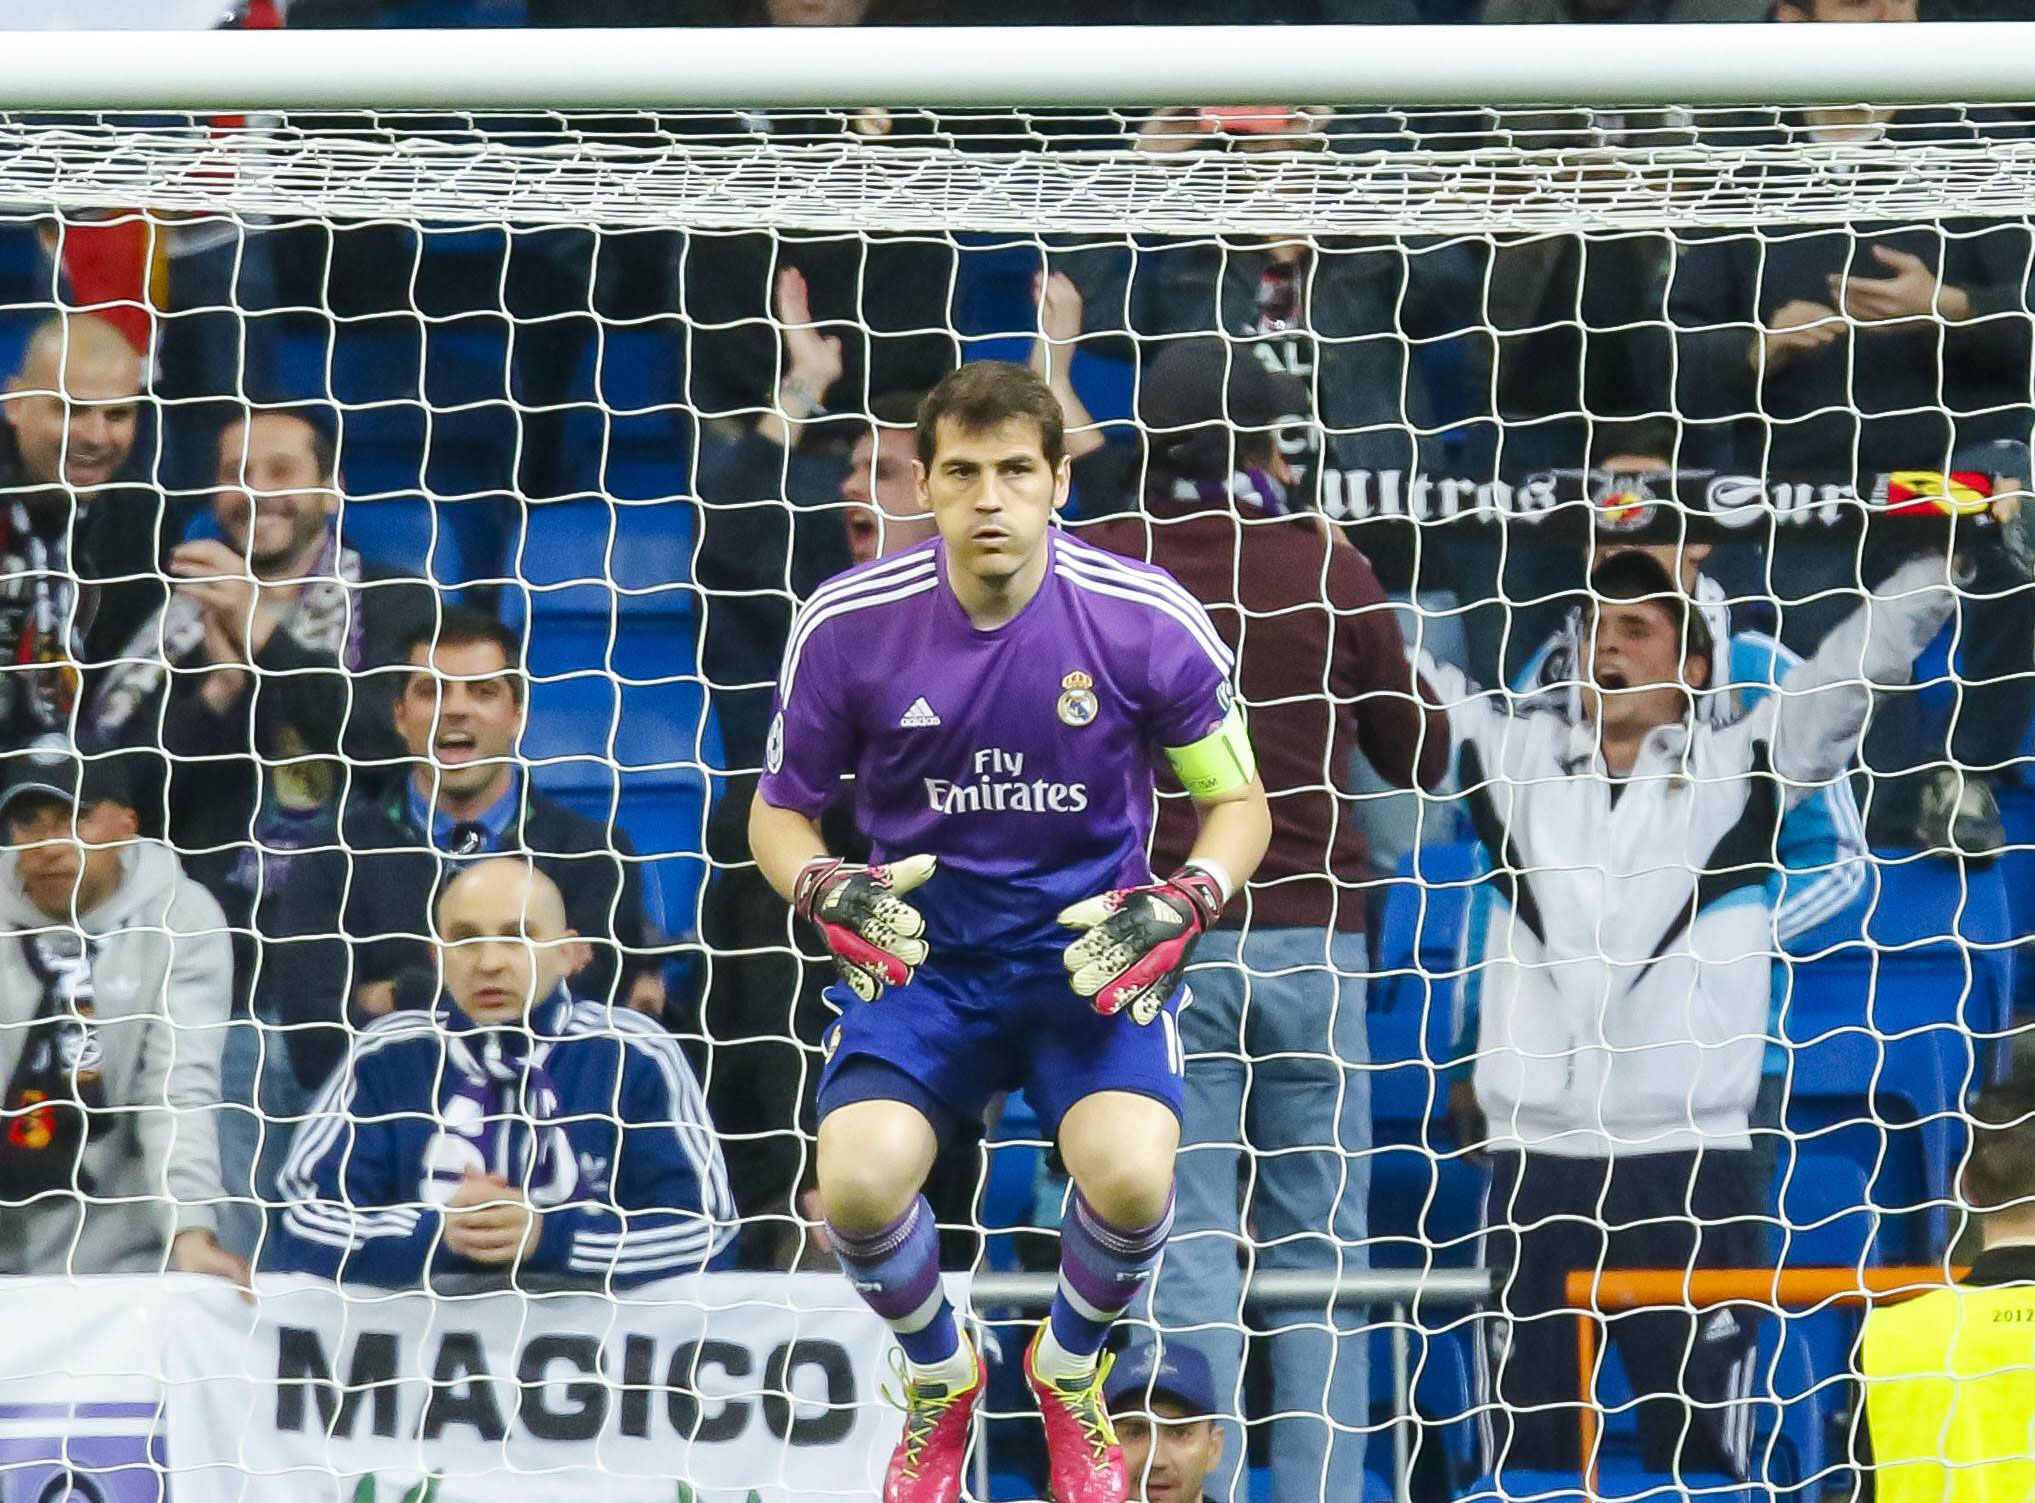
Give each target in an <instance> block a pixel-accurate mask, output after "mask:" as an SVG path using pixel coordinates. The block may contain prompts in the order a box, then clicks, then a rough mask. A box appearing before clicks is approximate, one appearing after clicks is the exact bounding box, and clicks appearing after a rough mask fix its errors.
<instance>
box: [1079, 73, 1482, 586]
mask: <svg viewBox="0 0 2035 1503" xmlns="http://www.w3.org/2000/svg"><path fill="white" fill-rule="evenodd" d="M1403 140H1404V132H1403V131H1402V130H1401V129H1400V128H1398V127H1397V126H1396V125H1394V126H1382V127H1381V126H1379V125H1377V124H1375V123H1374V122H1371V121H1369V120H1366V119H1362V118H1354V119H1351V118H1342V117H1337V116H1332V115H1329V114H1327V113H1326V112H1323V111H1318V110H1313V109H1299V108H1296V109H1292V110H1286V111H1277V110H1264V111H1244V110H1227V111H1226V110H1219V109H1191V108H1179V109H1168V110H1162V111H1159V112H1158V113H1157V114H1155V115H1153V116H1152V117H1151V118H1149V119H1148V120H1147V121H1145V123H1144V124H1143V126H1142V127H1141V128H1140V131H1139V135H1138V138H1137V147H1138V149H1139V150H1141V151H1145V152H1149V153H1155V154H1160V155H1168V156H1170V155H1176V154H1179V153H1183V152H1187V151H1202V152H1208V151H1215V150H1229V151H1236V152H1252V151H1257V150H1264V149H1276V148H1285V149H1292V150H1298V149H1303V148H1306V149H1314V148H1324V149H1328V150H1335V149H1337V147H1339V146H1341V145H1345V144H1347V145H1349V146H1351V147H1352V148H1356V149H1371V150H1376V149H1379V148H1381V147H1383V148H1385V149H1390V148H1392V147H1395V146H1398V145H1400V144H1402V143H1403ZM1437 258H1439V259H1440V260H1450V259H1451V258H1454V259H1460V258H1461V252H1459V251H1435V250H1431V249H1430V248H1427V247H1423V246H1419V245H1415V246H1413V247H1411V248H1409V247H1408V246H1407V245H1406V244H1404V243H1396V242H1391V241H1382V240H1356V239H1347V238H1344V239H1315V238H1304V237H1303V238H1284V237H1281V236H1278V235H1275V234H1266V235H1263V236H1255V237H1245V238H1242V239H1229V238H1224V239H1209V238H1194V239H1171V238H1159V237H1139V238H1138V239H1137V240H1135V241H1134V242H1133V243H1132V244H1131V245H1129V246H1113V247H1095V248H1083V249H1080V250H1074V251H1067V252H1061V253H1057V254H1056V255H1055V256H1054V258H1053V259H1054V262H1055V264H1056V265H1057V266H1060V267H1061V268H1063V269H1064V270H1066V271H1067V272H1068V273H1069V274H1071V275H1072V277H1073V279H1074V281H1075V283H1076V284H1077V285H1078V286H1079V287H1080V289H1081V294H1080V296H1081V304H1082V306H1083V308H1084V309H1085V319H1086V325H1087V329H1088V331H1089V333H1090V334H1092V335H1093V334H1105V335H1106V334H1117V333H1122V334H1128V335H1130V336H1131V337H1132V338H1133V339H1134V340H1135V341H1136V342H1137V353H1138V358H1139V361H1140V364H1142V365H1144V366H1146V367H1147V368H1149V366H1150V365H1151V363H1152V361H1153V360H1155V359H1156V358H1157V357H1158V356H1159V355H1161V354H1163V353H1164V352H1165V350H1166V349H1167V348H1169V347H1170V346H1171V344H1172V343H1173V342H1174V341H1175V340H1176V339H1177V338H1180V337H1187V336H1194V335H1224V336H1227V337H1230V338H1232V339H1235V340H1238V341H1240V345H1239V348H1240V349H1242V350H1243V351H1245V352H1246V353H1248V354H1249V355H1250V356H1252V357H1253V358H1255V359H1257V360H1258V361H1260V362H1261V363H1262V364H1263V365H1264V366H1265V368H1266V369H1267V370H1270V371H1273V372H1275V373H1279V374H1283V375H1287V376H1291V377H1293V378H1294V379H1295V380H1297V381H1298V382H1299V383H1300V385H1301V387H1302V388H1303V389H1304V390H1305V391H1306V392H1307V393H1308V394H1309V398H1310V404H1311V405H1310V407H1309V408H1308V409H1307V410H1308V411H1311V412H1314V413H1316V414H1317V415H1318V417H1319V419H1320V425H1321V426H1320V427H1319V428H1317V427H1316V425H1315V424H1314V423H1312V422H1307V421H1299V422H1293V423H1291V424H1289V425H1288V426H1286V427H1285V428H1282V430H1281V432H1280V448H1281V453H1282V455H1283V456H1284V458H1285V460H1286V462H1287V464H1289V465H1290V466H1291V467H1292V468H1293V470H1294V472H1295V475H1294V481H1293V490H1294V494H1295V498H1296V500H1300V501H1303V502H1305V504H1309V505H1312V504H1314V499H1315V497H1316V495H1317V493H1318V492H1321V491H1323V490H1324V489H1325V488H1326V487H1327V485H1328V484H1329V482H1328V481H1327V479H1326V472H1328V471H1342V470H1351V469H1376V470H1415V469H1418V470H1425V471H1428V472H1430V473H1433V472H1437V471H1440V470H1442V469H1443V468H1444V465H1443V450H1442V447H1441V444H1440V442H1439V439H1438V437H1437V436H1436V435H1437V433H1438V430H1439V429H1440V427H1441V422H1440V419H1439V418H1438V417H1437V415H1436V410H1435V406H1434V403H1433V401H1432V400H1431V395H1430V392H1429V389H1428V385H1427V380H1426V373H1425V368H1424V367H1423V366H1422V365H1420V364H1419V363H1418V362H1416V361H1414V360H1413V359H1412V358H1411V350H1412V345H1411V344H1410V343H1409V339H1420V338H1423V337H1430V336H1437V335H1440V334H1443V333H1446V332H1451V324H1452V322H1460V316H1459V313H1458V311H1457V310H1456V309H1455V308H1454V307H1452V306H1446V305H1443V304H1440V303H1437V302H1434V301H1433V300H1431V299H1430V297H1429V293H1430V292H1433V291H1442V292H1445V293H1447V294H1449V295H1450V296H1455V295H1456V294H1457V293H1458V292H1459V289H1458V287H1457V285H1456V282H1455V280H1454V279H1443V280H1441V281H1437V279H1436V278H1435V277H1433V276H1432V275H1430V274H1428V273H1427V272H1426V271H1425V270H1424V269H1423V268H1424V267H1425V265H1426V263H1428V262H1429V261H1431V260H1435V259H1437ZM1465 275H1467V273H1465ZM1472 306H1473V304H1472ZM1287 416H1288V417H1294V416H1297V414H1287ZM1322 429H1326V431H1327V435H1328V436H1327V438H1326V441H1325V442H1324V440H1323V438H1322ZM1078 484H1079V477H1077V485H1078ZM1131 497H1132V499H1133V502H1134V501H1135V489H1133V490H1132V492H1131ZM1084 503H1085V505H1086V507H1087V509H1088V510H1089V511H1090V512H1093V511H1094V510H1096V507H1095V505H1094V503H1093V501H1091V500H1089V499H1088V498H1087V497H1086V494H1085V492H1084ZM1356 541H1357V542H1358V543H1359V544H1360V546H1363V547H1364V548H1366V549H1367V550H1368V551H1369V552H1370V553H1371V554H1373V555H1375V556H1376V559H1377V562H1378V566H1379V568H1380V569H1381V570H1382V571H1383V573H1384V575H1385V576H1386V579H1387V583H1388V585H1389V587H1391V588H1393V589H1400V590H1403V589H1405V588H1407V586H1408V583H1409V580H1410V576H1411V571H1412V567H1413V557H1414V544H1413V534H1412V529H1411V528H1410V527H1407V526H1406V525H1405V524H1404V522H1403V519H1402V520H1401V521H1398V522H1391V521H1381V522H1378V523H1375V524H1370V525H1367V526H1366V527H1365V528H1364V530H1363V532H1362V534H1361V535H1360V536H1359V537H1358V538H1357V539H1356Z"/></svg>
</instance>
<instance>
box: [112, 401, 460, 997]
mask: <svg viewBox="0 0 2035 1503" xmlns="http://www.w3.org/2000/svg"><path fill="white" fill-rule="evenodd" d="M218 473H219V483H218V489H217V491H215V492H214V495H213V501H212V515H211V521H212V523H213V524H214V527H215V528H216V533H217V535H216V536H202V535H199V534H201V533H205V532H211V531H213V530H214V529H213V528H203V527H200V528H194V529H193V534H194V535H193V536H192V537H190V538H187V539H186V540H185V541H184V542H182V543H180V544H179V545H178V546H177V547H175V548H173V549H172V550H171V551H170V554H169V559H168V563H167V566H166V569H165V572H166V573H167V574H168V575H169V576H170V578H171V579H172V580H173V581H174V587H173V589H172V591H171V594H170V596H169V599H168V600H167V601H166V602H165V603H164V604H163V606H162V608H161V609H160V610H159V611H157V612H155V613H154V614H153V615H151V616H150V617H149V618H148V620H146V621H145V622H143V623H142V625H141V626H140V628H139V629H138V630H137V631H135V632H134V633H133V637H132V640H131V641H129V642H128V643H127V645H126V647H125V650H124V651H123V652H122V654H121V658H120V661H119V662H118V663H117V664H115V665H114V666H113V667H111V668H109V669H108V670H107V671H106V673H105V675H104V679H103V682H102V684H101V687H100V689H99V692H98V693H97V695H96V696H95V698H94V700H93V702H92V704H91V705H90V706H89V707H88V710H87V712H86V713H85V714H83V715H81V716H80V718H79V728H78V737H79V741H80V743H81V744H82V745H84V746H85V747H87V748H92V747H106V746H134V747H160V748H161V749H162V750H163V751H164V752H166V753H168V756H169V760H170V771H169V787H168V790H167V792H168V808H169V838H170V841H171V843H172V844H174V845H175V846H176V847H177V848H178V849H179V850H183V851H188V852H190V853H191V854H190V856H189V857H188V858H187V861H188V865H189V868H190V871H191V875H192V876H194V877H196V878H197V879H198V880H199V881H201V882H203V883H204V884H205V885H206V887H208V888H209V889H210V890H211V892H212V895H213V896H214V897H216V898H218V899H219V903H220V906H221V907H222V908H224V909H225V910H226V915H227V917H228V919H230V920H231V921H232V923H233V924H234V926H235V928H236V929H248V928H252V927H255V919H256V916H257V910H258V908H259V907H260V906H261V905H262V903H263V902H264V900H266V899H267V898H269V897H271V896H272V895H273V894H274V893H275V891H276V889H277V888H278V886H279V885H280V883H281V882H282V880H283V877H284V874H285V872H286V871H287V869H288V865H289V861H290V858H291V853H292V852H295V851H299V850H302V849H303V848H304V847H306V846H310V845H315V844H321V843H323V838H324V837H323V836H321V831H325V830H328V829H329V826H330V822H331V819H332V818H333V816H334V813H335V810H336V807H337V804H338V799H339V790H340V786H341V782H342V776H341V774H342V770H343V769H342V767H341V765H340V762H339V761H338V759H337V754H338V753H340V752H341V751H344V753H345V756H346V759H347V761H348V762H350V763H351V764H352V775H353V777H354V778H355V779H356V780H357V781H373V780H375V779H376V778H377V776H378V775H379V777H380V778H382V779H383V780H392V779H393V778H394V776H396V774H394V773H392V772H391V771H390V768H391V767H392V766H393V765H394V764H395V763H396V762H397V761H398V760H399V759H400V758H401V756H402V753H403V748H402V743H401V742H400V741H398V740H397V739H396V735H395V732H394V729H393V727H392V725H391V723H390V706H391V705H392V704H393V703H394V700H395V693H396V689H397V686H398V684H399V682H400V679H401V675H400V674H398V673H395V672H383V673H377V672H374V671H373V670H375V669H381V668H387V667H389V666H390V665H393V664H398V663H400V662H401V661H402V658H403V651H402V649H403V644H404V642H405V641H406V640H407V639H408V638H409V637H410V635H411V634H412V633H414V632H415V631H416V630H417V629H419V628H420V627H421V626H424V625H426V624H428V623H429V622H430V621H431V620H432V619H433V615H434V612H435V609H436V606H435V602H434V600H433V592H432V589H431V586H430V585H429V584H427V583H425V582H424V581H422V580H415V579H404V578H401V577H399V576H397V575H395V574H393V573H392V572H390V571H387V570H381V569H377V568H375V567H374V566H372V565H369V564H366V563H363V562H362V560H361V558H360V556H359V555H358V554H357V553H355V552H354V551H353V550H352V549H350V548H345V547H342V546H341V545H340V542H339V538H338V532H337V528H336V526H335V521H336V518H337V516H338V513H339V476H338V470H337V465H336V461H335V453H334V433H333V421H332V416H331V414H330V412H329V411H327V410H326V409H323V408H320V407H316V406H312V405H287V406H273V407H256V408H253V409H251V410H250V411H248V412H247V413H246V414H245V415H244V416H242V417H238V418H236V419H235V420H233V421H231V422H229V423H228V424H227V425H226V427H225V428H224V429H223V430H221V432H220V435H219V472H218ZM249 938H250V940H251V936H250V937H249ZM241 959H242V960H243V962H246V961H250V960H251V959H252V955H251V954H244V955H243V956H242V957H241ZM243 973H244V974H245V975H251V974H252V968H251V966H245V965H244V967H243Z"/></svg>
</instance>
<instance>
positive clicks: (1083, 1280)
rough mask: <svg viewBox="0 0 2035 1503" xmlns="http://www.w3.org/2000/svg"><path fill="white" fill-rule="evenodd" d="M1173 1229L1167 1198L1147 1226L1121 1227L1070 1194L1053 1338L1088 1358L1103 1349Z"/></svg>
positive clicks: (1062, 1235) (1062, 1229)
mask: <svg viewBox="0 0 2035 1503" xmlns="http://www.w3.org/2000/svg"><path fill="white" fill-rule="evenodd" d="M1172 1230H1173V1202H1172V1201H1171V1200H1170V1199H1169V1200H1168V1201H1167V1202H1166V1213H1165V1214H1164V1215H1163V1216H1161V1217H1160V1218H1159V1219H1158V1220H1157V1221H1155V1222H1153V1223H1152V1224H1151V1225H1150V1226H1147V1227H1140V1228H1138V1229H1136V1230H1134V1231H1125V1230H1124V1229H1123V1228H1121V1227H1115V1226H1111V1225H1110V1224H1109V1223H1108V1222H1107V1221H1104V1220H1103V1219H1102V1218H1101V1217H1100V1216H1098V1215H1096V1214H1095V1210H1094V1208H1093V1207H1091V1206H1090V1205H1089V1204H1088V1202H1087V1201H1085V1200H1083V1199H1082V1198H1081V1193H1080V1192H1079V1191H1078V1190H1077V1191H1076V1192H1075V1193H1074V1197H1073V1204H1072V1205H1071V1206H1070V1207H1069V1208H1068V1212H1067V1217H1066V1219H1065V1220H1064V1221H1062V1222H1061V1223H1060V1289H1059V1292H1058V1293H1056V1294H1055V1295H1054V1296H1053V1314H1052V1323H1053V1340H1054V1341H1056V1342H1057V1343H1059V1345H1060V1347H1061V1348H1062V1349H1063V1350H1064V1351H1067V1352H1069V1353H1071V1354H1073V1355H1075V1356H1082V1357H1092V1356H1094V1355H1095V1354H1096V1353H1097V1352H1099V1351H1101V1350H1102V1342H1103V1338H1104V1337H1106V1336H1108V1334H1109V1328H1110V1327H1111V1326H1113V1325H1115V1324H1116V1321H1117V1317H1119V1316H1120V1315H1122V1314H1123V1312H1124V1311H1125V1310H1127V1309H1129V1308H1130V1304H1131V1301H1132V1300H1134V1299H1136V1298H1137V1297H1138V1291H1139V1290H1141V1289H1143V1288H1144V1287H1145V1281H1146V1280H1147V1279H1149V1278H1150V1277H1151V1276H1152V1268H1153V1266H1154V1265H1155V1264H1157V1263H1158V1261H1159V1253H1160V1251H1161V1249H1163V1248H1164V1247H1165V1245H1166V1236H1167V1234H1168V1233H1169V1232H1171V1231H1172Z"/></svg>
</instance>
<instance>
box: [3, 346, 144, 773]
mask: <svg viewBox="0 0 2035 1503" xmlns="http://www.w3.org/2000/svg"><path fill="white" fill-rule="evenodd" d="M141 380H142V367H141V357H140V355H138V354H137V353H136V352H135V350H134V348H133V346H131V345H129V344H128V342H127V340H126V339H125V337H123V336H122V335H121V333H120V331H119V330H118V329H116V328H114V327H113V325H111V324H110V323H107V322H106V321H105V320H103V319H99V318H93V317H90V316H87V315H84V314H56V315H54V316H52V317H50V318H48V319H45V320H44V321H43V322H42V323H40V324H38V325H37V326H36V328H35V330H34V332H33V333H32V334H30V336H29V339H28V346H27V349H26V351H25V352H24V354H23V356H22V361H21V368H20V370H19V371H17V372H16V373H15V374H14V375H13V376H11V377H10V378H9V379H8V381H7V387H6V392H5V394H4V396H0V418H4V422H0V749H14V748H18V747H25V746H29V745H32V744H33V743H35V742H36V741H38V740H39V739H41V738H43V737H45V736H60V735H68V734H69V732H70V730H71V724H72V717H73V715H74V714H75V713H76V712H77V711H78V709H79V708H80V706H81V705H89V703H90V701H91V697H92V695H93V694H94V693H95V692H96V687H97V685H96V678H97V676H98V670H99V665H102V664H104V663H106V662H107V661H108V660H109V659H111V658H112V657H113V656H114V654H116V653H117V652H119V651H120V650H122V649H123V648H124V647H125V646H126V645H127V643H128V641H129V639H130V638H132V637H133V635H134V633H135V630H136V628H137V627H138V626H139V625H140V624H141V622H143V621H145V620H147V619H148V618H149V616H150V615H151V614H152V613H153V612H154V611H155V609H156V608H157V606H158V605H159V604H160V602H161V600H162V584H161V581H160V579H159V578H158V577H157V567H156V559H157V548H158V535H159V529H160V527H161V522H162V497H161V496H160V495H159V494H157V493H156V492H155V491H153V490H151V489H147V488H145V487H142V486H139V485H133V484H129V483H126V482H124V481H123V479H122V477H123V476H124V475H125V474H126V471H127V468H128V461H129V459H130V458H131V457H132V455H133V453H134V441H135V435H136V433H137V432H138V431H139V429H140V425H141ZM144 812H147V811H144Z"/></svg>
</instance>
